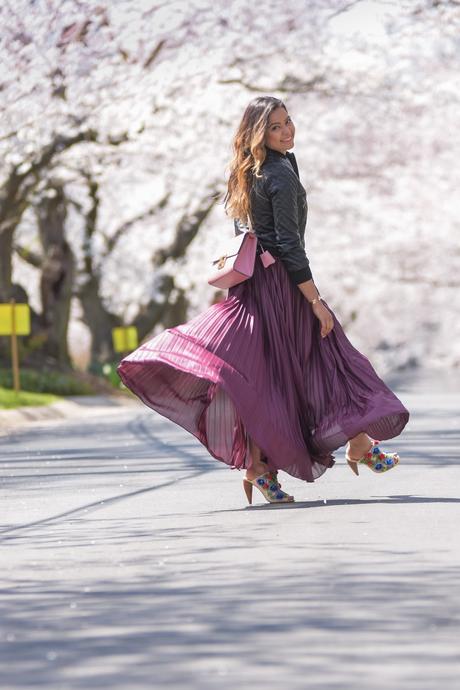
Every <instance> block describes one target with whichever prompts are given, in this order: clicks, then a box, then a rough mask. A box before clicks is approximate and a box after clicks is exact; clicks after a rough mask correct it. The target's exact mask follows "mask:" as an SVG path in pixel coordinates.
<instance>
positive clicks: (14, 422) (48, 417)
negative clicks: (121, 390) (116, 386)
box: [0, 395, 141, 436]
mask: <svg viewBox="0 0 460 690" xmlns="http://www.w3.org/2000/svg"><path fill="white" fill-rule="evenodd" d="M133 405H134V406H137V407H139V406H140V405H141V403H140V402H139V401H138V400H137V399H135V398H134V397H130V396H128V395H126V396H124V395H113V396H109V395H78V396H77V395H76V396H69V397H66V398H63V399H62V400H58V401H57V402H54V403H51V405H40V406H37V407H34V406H28V407H17V408H15V409H12V410H1V409H0V436H1V435H3V434H5V433H9V432H11V431H13V430H18V429H22V428H24V427H25V426H26V425H27V424H31V423H33V422H43V421H50V422H51V421H59V420H64V419H84V418H85V417H88V416H90V417H91V416H93V415H94V414H97V415H99V414H110V413H111V412H113V411H114V410H117V409H119V408H120V407H132V406H133Z"/></svg>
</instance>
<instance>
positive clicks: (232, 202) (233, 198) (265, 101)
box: [224, 96, 287, 222]
mask: <svg viewBox="0 0 460 690" xmlns="http://www.w3.org/2000/svg"><path fill="white" fill-rule="evenodd" d="M279 107H281V108H284V109H285V110H286V111H287V108H286V106H285V105H284V103H283V101H281V100H280V99H279V98H274V97H273V96H258V97H257V98H254V99H253V100H252V101H251V102H250V103H249V105H248V106H247V108H246V110H245V111H244V114H243V117H242V119H241V122H240V125H239V127H238V130H237V132H236V134H235V137H234V139H233V158H232V160H231V162H230V175H229V179H228V184H227V193H226V195H225V198H224V204H225V212H226V213H227V215H229V216H230V217H231V218H238V219H240V220H241V221H243V222H247V221H248V218H249V217H250V216H251V204H250V192H251V184H252V176H253V175H255V176H256V177H260V168H261V165H262V163H263V162H264V160H265V156H266V148H265V143H264V141H265V133H266V131H267V127H268V120H269V117H270V114H271V113H272V112H273V110H275V108H279ZM251 220H252V218H251Z"/></svg>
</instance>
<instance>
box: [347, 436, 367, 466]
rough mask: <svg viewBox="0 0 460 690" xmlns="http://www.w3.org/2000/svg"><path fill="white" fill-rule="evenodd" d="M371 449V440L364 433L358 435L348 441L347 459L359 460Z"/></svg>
mask: <svg viewBox="0 0 460 690" xmlns="http://www.w3.org/2000/svg"><path fill="white" fill-rule="evenodd" d="M371 447H372V439H371V438H370V436H368V435H367V434H365V433H361V434H358V435H357V436H355V437H354V438H351V439H350V440H349V441H348V457H349V458H350V459H351V460H360V459H361V458H362V457H363V455H365V454H366V453H367V452H368V450H370V449H371Z"/></svg>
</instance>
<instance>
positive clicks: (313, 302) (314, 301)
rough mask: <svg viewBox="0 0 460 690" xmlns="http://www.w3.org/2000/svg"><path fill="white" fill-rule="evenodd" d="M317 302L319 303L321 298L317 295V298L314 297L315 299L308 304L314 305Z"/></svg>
mask: <svg viewBox="0 0 460 690" xmlns="http://www.w3.org/2000/svg"><path fill="white" fill-rule="evenodd" d="M317 302H321V297H320V296H319V295H318V297H315V299H312V301H311V302H310V304H312V305H313V304H316V303H317Z"/></svg>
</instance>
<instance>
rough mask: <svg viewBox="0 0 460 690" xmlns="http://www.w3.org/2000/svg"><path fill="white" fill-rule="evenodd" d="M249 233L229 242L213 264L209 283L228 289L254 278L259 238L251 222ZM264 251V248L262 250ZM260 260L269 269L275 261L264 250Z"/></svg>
mask: <svg viewBox="0 0 460 690" xmlns="http://www.w3.org/2000/svg"><path fill="white" fill-rule="evenodd" d="M249 228H250V229H249V231H248V232H243V233H241V234H240V235H236V237H232V238H231V239H230V240H227V242H226V244H225V250H224V252H223V253H222V255H221V256H219V258H217V259H214V261H213V262H212V265H213V271H212V274H211V275H210V277H209V278H208V283H209V284H210V285H213V286H214V287H217V288H221V289H226V288H230V287H233V285H238V283H242V282H244V281H245V280H247V279H248V278H250V277H251V276H252V274H253V273H254V264H255V261H256V253H257V237H256V235H255V233H254V231H253V229H252V224H251V221H250V220H249ZM262 249H263V248H262ZM260 259H261V261H262V263H263V265H264V266H265V268H268V267H269V266H271V265H272V264H273V263H275V259H274V258H273V256H272V255H271V254H270V252H268V251H265V250H263V251H262V253H261V255H260Z"/></svg>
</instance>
